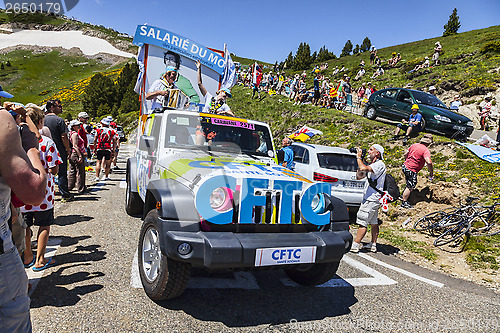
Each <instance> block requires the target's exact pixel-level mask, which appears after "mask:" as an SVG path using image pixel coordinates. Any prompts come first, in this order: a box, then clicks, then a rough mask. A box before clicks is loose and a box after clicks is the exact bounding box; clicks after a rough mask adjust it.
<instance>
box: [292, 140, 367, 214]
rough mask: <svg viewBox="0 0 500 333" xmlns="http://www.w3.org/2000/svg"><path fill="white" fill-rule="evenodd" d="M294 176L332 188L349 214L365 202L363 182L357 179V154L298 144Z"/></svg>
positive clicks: (294, 146)
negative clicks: (326, 184) (344, 204)
mask: <svg viewBox="0 0 500 333" xmlns="http://www.w3.org/2000/svg"><path fill="white" fill-rule="evenodd" d="M291 147H292V149H293V152H294V157H293V159H294V161H295V172H297V173H298V174H300V175H302V176H304V177H306V178H308V179H311V180H315V181H319V182H327V183H330V184H332V195H333V196H335V197H337V198H339V199H342V200H343V201H344V202H345V203H346V204H347V207H349V210H350V211H357V209H358V208H359V206H360V205H361V201H362V200H363V187H364V184H365V182H364V180H357V179H356V170H358V163H357V161H356V154H354V153H351V152H350V151H349V150H348V149H344V148H338V147H328V146H321V145H311V144H307V143H299V142H295V143H293V144H292V145H291Z"/></svg>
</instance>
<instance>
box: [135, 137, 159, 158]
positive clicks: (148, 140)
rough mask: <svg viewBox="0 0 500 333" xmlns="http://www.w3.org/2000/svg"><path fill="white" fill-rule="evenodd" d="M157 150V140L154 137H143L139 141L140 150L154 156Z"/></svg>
mask: <svg viewBox="0 0 500 333" xmlns="http://www.w3.org/2000/svg"><path fill="white" fill-rule="evenodd" d="M155 148H156V139H155V137H154V136H147V135H141V137H140V139H139V149H140V150H145V151H147V152H148V154H150V155H151V154H152V153H153V151H154V150H155Z"/></svg>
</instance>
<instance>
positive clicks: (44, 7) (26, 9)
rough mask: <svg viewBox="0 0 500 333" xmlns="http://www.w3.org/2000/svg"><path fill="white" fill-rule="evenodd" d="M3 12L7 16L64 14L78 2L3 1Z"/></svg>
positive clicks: (72, 0) (69, 0)
mask: <svg viewBox="0 0 500 333" xmlns="http://www.w3.org/2000/svg"><path fill="white" fill-rule="evenodd" d="M3 3H4V4H5V12H6V13H8V14H27V13H35V12H47V13H54V14H64V13H67V12H69V11H70V10H71V9H73V8H75V6H76V5H77V4H78V0H48V1H43V0H4V1H3Z"/></svg>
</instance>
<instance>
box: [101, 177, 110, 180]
mask: <svg viewBox="0 0 500 333" xmlns="http://www.w3.org/2000/svg"><path fill="white" fill-rule="evenodd" d="M103 180H111V178H109V177H104V178H103Z"/></svg>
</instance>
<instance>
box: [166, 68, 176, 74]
mask: <svg viewBox="0 0 500 333" xmlns="http://www.w3.org/2000/svg"><path fill="white" fill-rule="evenodd" d="M167 72H177V69H176V68H175V67H174V66H167V68H166V69H165V73H167Z"/></svg>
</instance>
